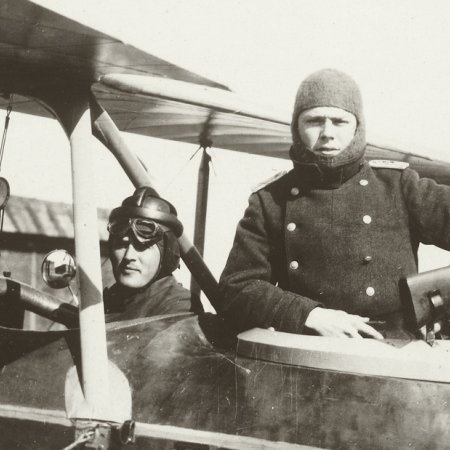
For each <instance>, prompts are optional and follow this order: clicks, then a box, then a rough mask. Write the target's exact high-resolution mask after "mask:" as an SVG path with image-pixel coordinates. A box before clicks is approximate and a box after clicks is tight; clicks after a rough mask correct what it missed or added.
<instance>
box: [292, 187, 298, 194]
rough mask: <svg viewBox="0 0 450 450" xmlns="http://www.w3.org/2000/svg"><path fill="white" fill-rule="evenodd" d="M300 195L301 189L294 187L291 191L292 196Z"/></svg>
mask: <svg viewBox="0 0 450 450" xmlns="http://www.w3.org/2000/svg"><path fill="white" fill-rule="evenodd" d="M298 194H300V189H299V188H298V187H293V188H292V189H291V195H293V196H296V195H298Z"/></svg>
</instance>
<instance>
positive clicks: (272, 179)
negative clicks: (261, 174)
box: [252, 170, 287, 193]
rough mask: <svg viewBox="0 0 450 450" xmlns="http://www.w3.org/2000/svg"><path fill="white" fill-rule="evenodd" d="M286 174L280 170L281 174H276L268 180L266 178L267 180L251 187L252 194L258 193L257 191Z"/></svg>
mask: <svg viewBox="0 0 450 450" xmlns="http://www.w3.org/2000/svg"><path fill="white" fill-rule="evenodd" d="M286 174H287V170H282V171H281V172H278V173H276V174H275V175H273V176H271V177H270V178H267V180H264V181H262V182H261V183H258V184H257V185H255V186H253V188H252V192H253V193H255V192H258V191H259V190H261V189H263V188H265V187H266V186H268V185H269V184H272V183H273V182H275V181H277V180H279V179H280V178H281V177H283V176H284V175H286Z"/></svg>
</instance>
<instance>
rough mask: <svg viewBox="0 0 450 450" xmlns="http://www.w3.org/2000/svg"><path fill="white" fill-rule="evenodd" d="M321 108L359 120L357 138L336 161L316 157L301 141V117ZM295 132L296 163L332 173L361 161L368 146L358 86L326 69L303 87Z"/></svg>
mask: <svg viewBox="0 0 450 450" xmlns="http://www.w3.org/2000/svg"><path fill="white" fill-rule="evenodd" d="M319 106H334V107H336V108H341V109H344V110H345V111H348V112H350V113H352V114H353V115H354V116H355V117H356V120H357V128H356V132H355V136H354V138H353V140H352V141H351V143H350V144H349V145H348V146H347V148H345V149H344V150H343V151H342V152H341V153H339V154H338V155H336V156H334V157H327V156H320V155H315V154H314V153H312V152H310V151H309V150H308V149H307V148H306V147H305V145H304V144H303V142H302V141H301V139H300V135H299V132H298V117H299V116H300V113H301V112H302V111H305V110H307V109H311V108H315V107H319ZM291 132H292V139H293V143H294V145H293V146H292V149H291V158H292V159H293V161H294V163H300V164H302V163H303V164H316V165H317V166H319V168H321V169H323V170H326V171H330V170H333V169H336V168H340V167H343V166H345V165H348V164H352V163H354V162H355V161H358V160H361V159H362V157H363V156H364V150H365V146H366V136H365V124H364V114H363V107H362V98H361V93H360V91H359V88H358V85H357V84H356V83H355V81H354V80H353V79H352V78H350V77H349V76H348V75H347V74H345V73H343V72H340V71H338V70H335V69H323V70H319V71H317V72H314V73H312V74H311V75H309V76H308V77H307V78H306V79H305V80H304V81H303V82H302V83H301V84H300V87H299V89H298V91H297V96H296V98H295V104H294V111H293V114H292V122H291Z"/></svg>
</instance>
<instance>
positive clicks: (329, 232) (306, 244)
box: [220, 69, 450, 339]
mask: <svg viewBox="0 0 450 450" xmlns="http://www.w3.org/2000/svg"><path fill="white" fill-rule="evenodd" d="M364 124H365V121H364V114H363V108H362V99H361V94H360V92H359V88H358V86H357V85H356V83H355V82H354V81H353V80H352V79H351V78H350V77H349V76H348V75H346V74H344V73H342V72H338V71H336V70H331V69H326V70H321V71H319V72H316V73H313V74H312V75H310V76H309V77H308V78H306V79H305V80H304V81H303V83H302V84H301V85H300V88H299V90H298V93H297V96H296V99H295V104H294V111H293V116H292V123H291V131H292V138H293V146H292V148H291V152H290V155H291V159H292V162H293V165H294V167H293V169H292V170H291V171H290V172H288V173H287V174H285V175H283V174H282V175H281V176H279V177H278V178H277V179H273V180H271V182H268V183H266V184H265V186H262V187H260V189H258V190H257V191H255V192H254V193H253V194H252V195H251V197H250V200H249V206H248V208H247V210H246V211H245V215H244V217H243V218H242V220H241V221H240V222H239V225H238V228H237V232H236V237H235V241H234V244H233V248H232V250H231V252H230V255H229V258H228V262H227V264H226V267H225V270H224V272H223V274H222V277H221V282H220V288H221V292H222V296H223V305H222V311H221V312H222V314H223V315H224V316H225V317H226V318H227V319H228V321H229V323H230V324H232V325H233V326H234V327H235V328H236V329H237V330H244V329H248V328H253V327H262V328H269V327H273V328H275V329H276V330H279V331H286V332H290V333H314V334H318V335H323V336H338V337H354V338H360V337H361V336H365V337H373V338H378V339H381V338H382V335H381V334H380V333H379V332H378V331H377V330H376V329H375V328H374V326H375V324H377V325H380V324H385V330H386V331H388V330H389V331H391V330H392V331H393V332H395V331H396V330H403V329H404V326H403V325H404V324H403V319H404V318H403V313H402V303H401V298H400V294H399V288H398V281H399V279H400V278H402V277H406V276H408V275H411V274H414V273H417V248H418V246H419V243H421V242H422V243H424V244H434V245H436V246H439V247H441V248H443V249H446V250H450V187H449V186H444V185H439V184H436V183H435V182H434V181H433V180H430V179H426V178H420V177H419V175H418V174H417V173H416V172H415V171H413V170H411V169H409V168H407V167H406V166H407V165H408V164H402V163H389V162H386V161H378V162H370V163H369V162H367V161H366V160H365V158H364V155H365V149H366V140H365V126H364ZM370 320H371V321H372V322H369V321H370ZM372 325H373V326H372ZM386 335H387V333H386Z"/></svg>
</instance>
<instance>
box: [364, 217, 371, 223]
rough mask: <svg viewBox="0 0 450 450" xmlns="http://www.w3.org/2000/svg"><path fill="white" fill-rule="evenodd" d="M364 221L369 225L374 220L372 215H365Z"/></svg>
mask: <svg viewBox="0 0 450 450" xmlns="http://www.w3.org/2000/svg"><path fill="white" fill-rule="evenodd" d="M363 222H364V223H365V224H367V225H369V223H370V222H372V217H370V216H364V217H363Z"/></svg>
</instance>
